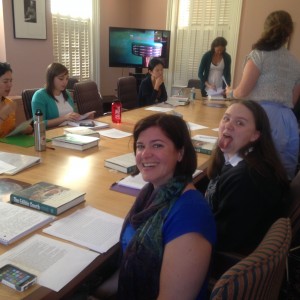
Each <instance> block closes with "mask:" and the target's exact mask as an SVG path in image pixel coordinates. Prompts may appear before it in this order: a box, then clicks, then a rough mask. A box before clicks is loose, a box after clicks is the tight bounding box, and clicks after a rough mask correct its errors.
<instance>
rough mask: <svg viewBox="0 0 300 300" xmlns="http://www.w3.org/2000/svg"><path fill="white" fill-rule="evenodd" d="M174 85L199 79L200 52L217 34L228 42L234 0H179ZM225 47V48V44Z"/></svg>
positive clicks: (207, 48)
mask: <svg viewBox="0 0 300 300" xmlns="http://www.w3.org/2000/svg"><path fill="white" fill-rule="evenodd" d="M178 1H179V2H178V3H179V9H178V19H177V27H176V48H175V59H174V68H173V86H185V85H186V84H187V81H188V79H191V78H198V68H199V64H200V60H201V58H202V56H203V54H204V53H205V52H206V51H208V50H209V49H210V45H211V42H212V41H213V40H214V39H215V38H216V37H217V36H223V37H224V38H225V39H226V40H227V41H228V44H229V43H230V37H231V34H230V28H231V22H232V20H233V14H234V13H236V12H235V11H234V9H233V6H234V5H235V3H234V2H235V0H178ZM227 48H228V47H227Z"/></svg>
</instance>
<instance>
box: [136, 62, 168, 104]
mask: <svg viewBox="0 0 300 300" xmlns="http://www.w3.org/2000/svg"><path fill="white" fill-rule="evenodd" d="M167 99H168V95H167V91H166V87H165V84H164V65H163V62H162V61H161V60H160V59H158V58H152V59H151V60H150V62H149V65H148V75H147V77H146V78H145V79H144V80H143V81H142V82H141V85H140V88H139V94H138V101H139V106H147V105H152V104H154V103H158V102H163V101H166V100H167Z"/></svg>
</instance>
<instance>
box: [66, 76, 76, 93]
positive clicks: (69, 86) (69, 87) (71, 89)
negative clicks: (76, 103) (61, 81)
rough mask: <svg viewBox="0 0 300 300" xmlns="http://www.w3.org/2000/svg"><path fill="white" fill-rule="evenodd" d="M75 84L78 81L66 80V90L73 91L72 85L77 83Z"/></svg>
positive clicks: (74, 79) (72, 78)
mask: <svg viewBox="0 0 300 300" xmlns="http://www.w3.org/2000/svg"><path fill="white" fill-rule="evenodd" d="M77 82H78V79H77V78H74V77H69V80H68V84H67V87H66V89H67V90H69V91H73V90H74V85H75V83H77Z"/></svg>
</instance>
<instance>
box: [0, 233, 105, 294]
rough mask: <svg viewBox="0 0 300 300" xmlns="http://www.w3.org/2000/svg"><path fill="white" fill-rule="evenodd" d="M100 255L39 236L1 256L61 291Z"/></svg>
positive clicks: (42, 282)
mask: <svg viewBox="0 0 300 300" xmlns="http://www.w3.org/2000/svg"><path fill="white" fill-rule="evenodd" d="M98 255H99V254H98V253H96V252H93V251H89V250H86V249H82V248H79V247H76V246H73V245H70V244H67V243H64V242H60V241H57V240H54V239H51V238H48V237H44V236H42V235H39V234H36V235H34V236H32V237H30V238H29V239H27V240H25V241H24V242H23V243H21V244H19V245H18V246H16V247H14V248H12V249H11V250H9V251H7V252H5V253H4V254H2V255H1V256H0V267H1V266H4V265H5V264H7V263H10V264H13V265H16V266H18V267H20V268H22V269H24V270H26V271H28V272H31V273H33V274H35V275H37V282H38V284H40V285H43V286H45V287H47V288H49V289H51V290H54V291H56V292H58V291H59V290H60V289H62V288H63V287H64V286H65V285H66V284H67V283H68V282H69V281H71V280H72V279H73V278H74V277H75V276H76V275H77V274H79V273H80V272H81V271H82V270H83V269H84V268H85V267H86V266H88V265H89V264H90V263H91V262H92V261H93V260H94V259H95V258H96V257H97V256H98Z"/></svg>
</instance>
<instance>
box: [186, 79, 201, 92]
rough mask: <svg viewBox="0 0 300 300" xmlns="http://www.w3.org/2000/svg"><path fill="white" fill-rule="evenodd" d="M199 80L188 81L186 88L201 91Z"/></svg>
mask: <svg viewBox="0 0 300 300" xmlns="http://www.w3.org/2000/svg"><path fill="white" fill-rule="evenodd" d="M200 82H201V81H200V79H189V81H188V85H187V87H188V88H193V87H194V88H195V89H199V90H200V89H201V87H200Z"/></svg>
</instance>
